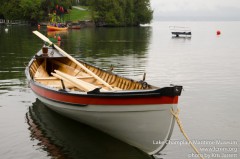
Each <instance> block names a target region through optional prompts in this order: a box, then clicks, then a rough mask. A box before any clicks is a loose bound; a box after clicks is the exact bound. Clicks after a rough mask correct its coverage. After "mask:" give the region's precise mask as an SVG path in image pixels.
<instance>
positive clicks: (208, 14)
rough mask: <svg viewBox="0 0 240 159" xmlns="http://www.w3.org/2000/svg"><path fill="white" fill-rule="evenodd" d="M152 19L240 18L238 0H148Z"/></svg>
mask: <svg viewBox="0 0 240 159" xmlns="http://www.w3.org/2000/svg"><path fill="white" fill-rule="evenodd" d="M150 3H151V6H152V9H153V10H154V19H155V20H161V19H163V20H164V19H166V20H167V19H168V18H169V19H172V18H173V19H174V18H176V19H179V20H181V19H185V20H188V19H189V20H192V19H196V20H198V19H199V20H204V19H206V20H208V19H210V20H211V19H212V20H214V19H215V20H240V0H150Z"/></svg>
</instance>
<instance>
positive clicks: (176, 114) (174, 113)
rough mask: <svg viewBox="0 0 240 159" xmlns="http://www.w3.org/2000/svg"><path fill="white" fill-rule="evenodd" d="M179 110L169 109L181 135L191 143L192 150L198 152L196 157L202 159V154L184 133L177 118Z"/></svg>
mask: <svg viewBox="0 0 240 159" xmlns="http://www.w3.org/2000/svg"><path fill="white" fill-rule="evenodd" d="M179 112H180V110H179V109H177V111H176V112H174V110H173V109H171V113H172V115H173V116H174V117H175V119H176V121H177V124H178V126H179V129H180V131H181V132H182V134H183V136H184V137H185V138H186V140H187V141H188V143H189V144H190V145H191V147H192V148H193V150H194V151H195V152H196V153H197V154H198V157H199V158H201V159H204V158H203V157H202V155H201V154H200V153H199V151H198V150H197V148H196V147H195V146H194V145H193V143H192V141H191V140H190V139H189V137H188V136H187V134H186V133H185V131H184V129H183V126H182V122H181V121H180V119H179Z"/></svg>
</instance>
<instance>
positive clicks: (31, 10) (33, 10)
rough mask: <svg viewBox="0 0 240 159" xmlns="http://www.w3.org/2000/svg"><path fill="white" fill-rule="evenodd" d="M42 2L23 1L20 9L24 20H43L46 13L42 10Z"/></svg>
mask: <svg viewBox="0 0 240 159" xmlns="http://www.w3.org/2000/svg"><path fill="white" fill-rule="evenodd" d="M41 4H42V0H21V1H20V7H21V9H22V14H23V17H24V19H28V20H33V21H37V20H38V19H42V18H43V15H44V11H43V10H42V9H41Z"/></svg>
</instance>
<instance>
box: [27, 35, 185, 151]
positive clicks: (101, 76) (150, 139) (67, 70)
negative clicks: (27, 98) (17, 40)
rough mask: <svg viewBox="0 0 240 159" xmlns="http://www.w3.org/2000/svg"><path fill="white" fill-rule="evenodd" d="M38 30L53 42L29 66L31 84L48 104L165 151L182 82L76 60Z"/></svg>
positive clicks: (132, 142)
mask: <svg viewBox="0 0 240 159" xmlns="http://www.w3.org/2000/svg"><path fill="white" fill-rule="evenodd" d="M33 33H34V34H36V35H37V36H38V37H40V38H41V39H42V40H43V41H45V44H46V43H48V44H49V45H48V46H46V45H44V46H43V47H42V48H41V49H40V50H39V51H38V52H37V53H36V54H35V55H34V56H33V58H32V59H31V60H30V62H29V63H28V65H27V67H26V69H25V74H26V77H27V79H28V81H29V86H30V88H31V89H32V91H33V92H34V94H35V95H36V97H37V98H38V99H39V100H40V101H41V102H42V103H44V104H45V105H46V106H47V107H49V108H50V109H52V110H53V111H55V112H57V113H59V114H61V115H63V116H66V117H69V118H71V119H74V120H77V121H79V122H81V123H84V124H87V125H90V126H91V127H94V128H96V129H99V130H101V131H103V132H105V133H107V134H109V135H111V136H113V137H115V138H117V139H119V140H122V141H124V142H125V143H128V144H129V145H132V146H134V147H136V148H138V149H140V150H142V151H144V152H146V153H148V154H149V155H154V154H156V153H158V152H160V151H161V150H163V149H164V147H165V146H166V144H167V142H168V140H169V139H170V137H171V134H172V132H173V127H174V123H175V119H174V117H173V115H172V114H171V110H173V111H174V110H175V111H176V110H177V104H178V97H179V96H180V95H181V91H182V86H177V85H170V86H166V87H157V86H153V85H151V84H148V83H147V82H146V81H145V80H141V81H137V80H133V79H129V78H125V77H122V76H120V75H117V74H115V73H113V72H112V71H106V70H103V69H100V68H98V67H96V66H94V65H91V64H89V63H87V62H84V61H79V60H76V59H75V58H73V57H72V56H70V55H69V54H67V53H66V52H65V51H64V50H62V49H61V48H59V47H58V46H56V45H54V44H53V43H52V42H51V41H50V40H49V39H48V38H47V37H45V36H44V35H42V34H41V33H39V32H38V31H33ZM156 141H158V142H156ZM159 141H161V142H159Z"/></svg>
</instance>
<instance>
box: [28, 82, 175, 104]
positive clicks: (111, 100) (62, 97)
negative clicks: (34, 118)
mask: <svg viewBox="0 0 240 159" xmlns="http://www.w3.org/2000/svg"><path fill="white" fill-rule="evenodd" d="M30 86H31V88H32V90H33V91H34V92H35V93H36V94H38V95H40V96H42V97H44V98H47V99H50V100H54V101H59V102H64V103H69V104H79V105H89V104H92V105H146V104H177V103H178V96H174V97H169V96H152V97H151V96H146V97H142V96H141V97H137V96H134V97H126V98H121V97H102V96H101V97H97V96H95V97H92V96H88V95H72V94H64V93H60V92H57V91H51V90H48V89H45V88H42V87H40V86H37V85H33V84H32V83H31V84H30Z"/></svg>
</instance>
